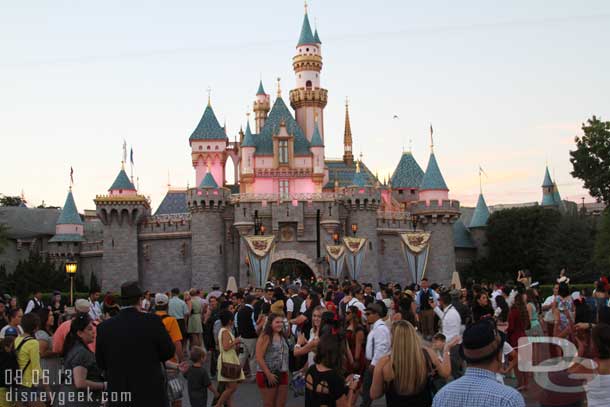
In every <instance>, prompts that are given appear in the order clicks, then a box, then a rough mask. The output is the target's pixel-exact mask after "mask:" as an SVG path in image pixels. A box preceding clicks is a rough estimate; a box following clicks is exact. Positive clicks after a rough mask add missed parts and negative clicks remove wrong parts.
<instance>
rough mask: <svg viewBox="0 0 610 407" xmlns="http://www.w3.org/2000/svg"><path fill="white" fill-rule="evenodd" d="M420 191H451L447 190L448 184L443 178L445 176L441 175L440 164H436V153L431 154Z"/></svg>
mask: <svg viewBox="0 0 610 407" xmlns="http://www.w3.org/2000/svg"><path fill="white" fill-rule="evenodd" d="M419 189H420V190H422V191H426V190H428V191H429V190H443V191H448V190H449V188H447V184H446V183H445V179H444V178H443V174H441V170H440V168H438V163H437V162H436V157H435V156H434V153H430V160H429V161H428V167H427V168H426V173H425V174H424V177H423V179H422V183H421V186H420V188H419Z"/></svg>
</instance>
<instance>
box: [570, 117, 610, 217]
mask: <svg viewBox="0 0 610 407" xmlns="http://www.w3.org/2000/svg"><path fill="white" fill-rule="evenodd" d="M582 130H583V133H584V135H583V136H582V137H578V136H577V137H576V138H575V142H576V150H574V151H570V162H571V163H572V166H573V168H574V171H572V173H571V174H572V176H573V177H575V178H579V179H581V180H583V181H584V183H585V188H587V189H588V190H589V193H590V194H591V196H593V197H595V198H597V199H598V200H600V201H602V202H604V203H605V204H606V205H609V204H610V122H603V121H601V120H600V119H598V118H597V117H595V116H593V117H592V118H591V119H588V120H587V124H583V125H582Z"/></svg>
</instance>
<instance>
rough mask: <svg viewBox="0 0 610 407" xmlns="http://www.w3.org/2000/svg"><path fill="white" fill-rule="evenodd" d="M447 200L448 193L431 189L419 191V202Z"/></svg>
mask: <svg viewBox="0 0 610 407" xmlns="http://www.w3.org/2000/svg"><path fill="white" fill-rule="evenodd" d="M447 199H449V191H447V190H440V189H433V190H429V191H419V200H420V201H427V202H430V201H443V200H447Z"/></svg>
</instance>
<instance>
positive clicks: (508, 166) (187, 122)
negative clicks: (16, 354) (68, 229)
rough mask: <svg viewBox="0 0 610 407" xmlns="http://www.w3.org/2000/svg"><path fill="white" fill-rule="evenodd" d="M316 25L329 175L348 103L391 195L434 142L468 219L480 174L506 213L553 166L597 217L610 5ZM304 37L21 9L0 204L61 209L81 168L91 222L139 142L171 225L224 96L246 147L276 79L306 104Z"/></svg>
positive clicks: (278, 30)
mask: <svg viewBox="0 0 610 407" xmlns="http://www.w3.org/2000/svg"><path fill="white" fill-rule="evenodd" d="M585 5H586V7H585ZM309 15H310V18H311V20H312V24H313V22H314V20H315V21H316V24H317V27H318V31H319V34H320V37H321V40H322V43H323V45H322V52H323V57H324V68H323V70H322V76H321V78H322V79H321V80H322V86H323V87H325V88H326V89H328V92H329V103H328V106H327V107H326V110H325V144H326V155H327V157H340V156H341V155H342V148H343V147H342V138H343V123H344V101H345V98H346V97H348V98H349V101H350V115H351V121H352V122H351V124H352V132H353V137H354V150H355V153H357V154H358V153H360V152H362V153H363V154H364V161H365V163H366V164H367V166H368V167H369V168H371V169H372V170H373V171H377V172H378V173H379V176H380V178H385V177H386V176H388V175H389V174H390V173H391V172H392V171H393V170H394V167H395V166H396V164H397V163H398V161H399V159H400V155H401V151H402V150H403V148H409V143H410V142H409V140H412V149H413V154H414V155H415V158H416V159H417V160H418V162H419V164H420V166H421V167H422V168H424V169H425V166H426V164H427V161H428V154H429V144H430V141H429V128H430V124H432V126H433V127H434V139H435V153H436V156H437V159H438V162H439V165H440V167H441V170H442V172H443V174H444V176H445V180H446V182H447V184H448V186H449V188H450V189H451V192H450V196H451V197H452V198H455V199H459V200H460V201H461V202H462V205H464V206H469V205H474V204H475V202H476V197H477V194H478V192H479V180H478V167H479V165H481V166H482V167H483V169H484V170H485V172H486V173H487V177H485V178H484V179H483V190H484V193H485V196H486V199H487V202H488V204H490V205H494V204H500V203H505V204H506V203H517V202H532V201H539V200H540V198H541V195H542V193H541V188H540V185H541V184H542V180H543V176H544V168H545V164H546V163H548V165H549V169H550V172H551V175H554V177H555V179H556V182H557V184H558V185H559V190H560V193H561V195H562V196H563V197H564V198H568V199H570V200H575V201H578V202H580V199H581V197H583V196H585V197H587V200H592V199H591V198H590V197H588V194H587V193H586V192H585V191H584V190H583V189H582V183H581V182H580V181H579V180H576V179H574V178H572V177H571V176H570V171H571V164H570V162H569V151H570V149H573V148H574V136H576V135H579V134H580V133H581V131H580V126H581V123H582V122H584V121H586V119H587V118H589V117H590V116H591V115H593V114H595V115H597V116H601V118H602V119H604V120H610V79H609V78H608V72H609V68H608V67H609V66H610V53H608V52H607V50H608V44H607V42H608V39H609V38H610V2H608V1H587V2H586V3H582V2H574V1H567V0H566V1H563V0H561V1H560V0H557V1H553V2H532V1H510V2H506V1H460V2H456V1H449V0H447V1H436V2H416V1H404V0H396V1H375V2H370V1H368V2H364V1H355V0H352V1H344V0H333V1H321V0H314V1H311V2H309ZM302 20H303V2H302V1H297V0H294V1H292V0H291V1H286V0H265V1H259V2H252V1H242V0H234V1H226V2H211V1H203V0H200V1H181V2H171V3H170V2H161V1H150V0H148V1H129V2H125V1H114V0H108V1H104V2H100V1H98V2H70V1H46V2H36V3H35V4H34V3H33V2H23V1H22V2H8V3H5V4H4V5H3V7H2V12H0V50H1V53H0V140H2V144H1V145H2V159H1V160H0V170H1V172H0V173H1V174H2V182H0V193H4V194H6V195H19V194H21V191H22V190H23V191H24V193H25V196H26V198H27V199H28V201H29V203H30V204H31V205H39V204H40V203H41V201H42V200H44V201H45V203H46V204H47V205H60V206H61V205H63V202H64V199H65V196H66V192H67V189H68V185H69V172H70V167H71V166H72V167H73V168H74V177H75V185H74V189H73V190H74V195H75V199H76V202H77V205H78V209H79V210H80V211H81V212H82V211H83V210H84V209H93V208H94V207H95V206H94V203H93V199H94V198H95V195H96V194H103V193H106V191H107V189H108V187H109V186H110V185H111V184H112V182H113V180H114V178H115V177H116V175H117V172H118V171H119V169H120V161H121V157H122V144H123V140H124V139H125V140H126V141H127V144H128V146H130V147H131V146H133V149H134V156H135V157H134V158H135V164H136V166H135V173H136V176H138V177H139V179H140V183H139V185H140V192H141V193H143V194H144V195H147V196H150V198H151V201H152V206H153V209H156V207H157V206H158V205H159V203H160V202H161V199H162V198H163V196H164V194H165V192H166V191H167V184H168V174H169V182H170V183H171V185H172V186H173V187H186V184H187V182H189V183H190V185H191V186H193V184H194V178H195V172H194V170H193V168H192V165H191V162H190V150H189V144H188V138H189V136H190V134H191V133H192V131H193V129H194V128H195V126H196V125H197V123H198V121H199V119H200V117H201V114H202V113H203V109H204V108H205V105H206V103H207V92H206V89H207V88H208V87H211V89H212V92H211V99H212V106H213V108H214V111H215V112H216V115H217V117H218V119H219V120H220V122H221V123H222V122H224V121H225V120H226V123H227V127H228V133H229V137H230V139H231V140H233V139H234V137H235V136H236V135H237V131H238V130H239V127H240V125H244V126H245V123H246V112H247V111H250V110H251V108H252V101H253V100H254V95H255V93H256V89H257V86H258V81H259V78H261V77H262V80H263V84H264V85H265V88H266V90H267V93H270V94H271V95H272V98H274V97H275V93H276V91H275V82H276V78H278V77H280V78H281V84H282V91H283V95H284V99H285V100H288V91H289V90H290V89H291V88H292V87H293V86H294V82H295V81H294V73H293V71H292V65H291V62H292V56H293V55H294V52H295V45H296V42H297V40H298V36H299V32H300V28H301V23H302ZM394 115H397V116H399V119H393V116H394ZM251 124H253V122H252V123H251ZM228 172H229V173H231V174H232V169H229V170H228ZM231 178H232V176H231Z"/></svg>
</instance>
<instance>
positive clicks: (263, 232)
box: [259, 225, 267, 236]
mask: <svg viewBox="0 0 610 407" xmlns="http://www.w3.org/2000/svg"><path fill="white" fill-rule="evenodd" d="M259 230H260V232H261V236H264V235H265V230H267V228H266V227H265V225H261V226H260V227H259Z"/></svg>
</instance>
